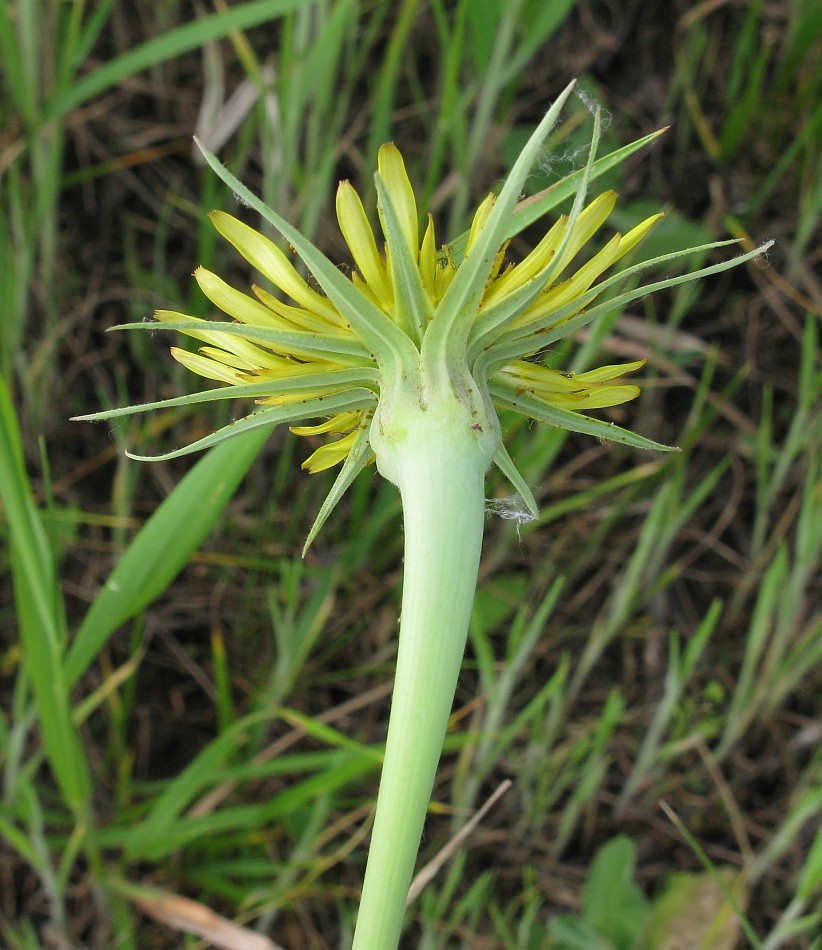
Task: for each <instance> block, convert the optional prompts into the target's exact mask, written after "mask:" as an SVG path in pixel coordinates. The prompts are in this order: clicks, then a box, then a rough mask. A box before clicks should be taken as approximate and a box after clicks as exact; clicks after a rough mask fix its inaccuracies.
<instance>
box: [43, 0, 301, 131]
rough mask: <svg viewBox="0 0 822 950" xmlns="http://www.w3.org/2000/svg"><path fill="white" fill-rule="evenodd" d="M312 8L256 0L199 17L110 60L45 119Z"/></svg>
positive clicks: (284, 0)
mask: <svg viewBox="0 0 822 950" xmlns="http://www.w3.org/2000/svg"><path fill="white" fill-rule="evenodd" d="M307 4H312V5H313V2H312V0H255V2H253V3H240V4H238V5H236V6H234V7H232V8H230V9H227V10H224V11H222V12H220V13H212V14H211V15H208V16H203V17H199V18H198V19H196V20H194V22H192V23H186V24H185V25H184V26H180V27H177V28H176V29H174V30H169V31H168V32H167V33H163V34H161V35H160V36H158V37H156V38H155V39H153V40H149V41H148V42H146V43H142V44H141V45H140V46H137V47H135V48H134V49H132V50H129V51H128V52H127V53H123V54H122V55H120V56H117V57H116V58H115V59H111V60H108V61H107V62H105V63H104V64H103V65H102V66H100V67H99V68H98V69H95V70H94V71H93V72H91V73H89V74H88V75H87V76H83V78H82V79H79V80H78V81H77V82H75V83H74V84H73V85H71V86H69V88H68V89H66V90H65V92H63V93H62V94H61V95H59V96H57V97H56V98H55V99H54V100H53V101H52V103H51V105H50V106H49V108H48V109H47V110H46V113H45V118H46V119H47V120H48V119H59V118H60V117H61V116H64V115H66V114H67V113H68V112H71V111H72V110H73V109H76V108H77V107H78V106H80V105H82V104H83V103H84V102H87V101H88V100H89V99H91V98H92V97H94V96H96V95H99V94H100V93H101V92H105V91H106V89H110V88H111V87H112V86H116V85H117V83H119V82H122V80H124V79H128V78H129V77H130V76H135V75H136V74H137V73H140V72H142V71H143V70H144V69H148V68H150V67H151V66H156V65H157V64H158V63H164V62H166V61H167V60H170V59H174V57H175V56H180V55H182V54H183V53H187V52H188V51H189V50H193V49H200V48H201V47H202V46H203V45H204V44H206V43H208V42H211V41H212V40H218V39H221V38H222V37H224V36H228V34H229V33H232V32H233V31H235V30H247V29H250V28H251V27H253V26H258V25H259V24H261V23H266V22H272V21H273V20H276V19H277V18H278V17H281V16H283V14H285V13H290V12H291V11H292V10H296V9H298V8H299V7H305V6H306V5H307Z"/></svg>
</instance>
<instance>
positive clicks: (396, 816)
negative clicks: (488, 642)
mask: <svg viewBox="0 0 822 950" xmlns="http://www.w3.org/2000/svg"><path fill="white" fill-rule="evenodd" d="M438 408H439V409H442V411H438ZM402 416H403V420H402V423H401V425H399V426H397V427H395V428H394V430H393V431H392V432H391V433H390V434H388V435H387V436H386V437H385V438H386V444H385V445H382V442H383V439H382V438H379V437H378V438H377V439H376V444H377V461H378V465H379V466H380V470H381V471H382V472H383V474H384V475H386V477H388V478H390V479H391V481H393V482H395V484H397V486H398V487H399V489H400V494H401V496H402V504H403V520H404V525H405V565H404V578H403V595H402V614H401V619H400V640H399V654H398V657H397V670H396V676H395V681H394V694H393V699H392V706H391V717H390V720H389V725H388V739H387V743H386V750H385V760H384V763H383V770H382V777H381V779H380V790H379V796H378V798H377V812H376V816H375V819H374V829H373V832H372V836H371V849H370V852H369V856H368V866H367V869H366V873H365V881H364V884H363V893H362V900H361V903H360V912H359V917H358V919H357V927H356V932H355V935H354V950H395V948H396V947H397V945H398V943H399V939H400V932H401V929H402V923H403V917H404V913H405V904H406V899H407V896H408V888H409V885H410V883H411V878H412V875H413V872H414V864H415V861H416V857H417V851H418V848H419V843H420V837H421V835H422V829H423V824H424V822H425V815H426V811H427V808H428V802H429V799H430V797H431V790H432V787H433V784H434V777H435V775H436V770H437V764H438V762H439V757H440V752H441V751H442V743H443V739H444V737H445V730H446V727H447V724H448V717H449V715H450V712H451V705H452V703H453V699H454V692H455V690H456V684H457V677H458V675H459V671H460V665H461V663H462V656H463V651H464V649H465V640H466V636H467V632H468V622H469V619H470V616H471V607H472V604H473V600H474V590H475V587H476V581H477V570H478V567H479V559H480V550H481V547H482V534H483V519H484V507H485V502H484V480H485V472H486V469H487V468H488V464H489V461H490V457H489V455H488V451H487V447H483V446H481V445H480V438H481V437H478V433H477V431H476V430H472V428H471V424H470V416H468V414H467V413H465V411H464V409H463V407H461V406H457V404H456V403H452V404H451V405H450V406H446V407H429V408H428V410H427V411H420V410H419V409H416V410H411V411H410V412H407V413H406V412H403V413H402Z"/></svg>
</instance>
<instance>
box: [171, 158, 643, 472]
mask: <svg viewBox="0 0 822 950" xmlns="http://www.w3.org/2000/svg"><path fill="white" fill-rule="evenodd" d="M378 169H379V175H380V176H381V178H382V180H383V182H384V185H385V189H386V192H387V193H388V195H389V196H390V201H391V204H392V205H393V208H394V210H395V211H396V214H397V217H398V219H399V226H400V230H399V236H400V239H401V240H402V241H403V242H404V243H405V245H406V247H405V248H394V247H392V244H393V243H394V241H393V240H392V234H391V231H390V228H389V227H388V225H387V223H386V218H385V212H384V210H383V209H380V220H381V224H382V229H383V234H384V237H385V238H386V241H385V243H384V245H383V247H382V248H380V247H379V246H378V243H377V240H376V239H375V237H374V232H373V230H372V228H371V226H370V224H369V223H368V218H367V215H366V213H365V209H364V208H363V204H362V201H361V200H360V197H359V195H358V194H357V192H356V191H355V189H354V188H353V187H352V186H351V184H350V183H349V182H347V181H343V182H341V183H340V185H339V188H338V190H337V202H336V208H337V220H338V222H339V226H340V230H341V232H342V235H343V237H344V239H345V241H346V244H347V245H348V247H349V249H350V251H351V255H352V258H353V261H354V265H355V270H353V271H352V273H351V276H350V279H351V282H352V284H353V286H354V287H355V288H356V289H357V290H358V291H359V292H360V293H361V294H362V295H363V296H364V297H365V298H367V299H368V300H369V301H370V302H371V303H372V304H373V305H374V306H375V307H376V308H379V310H380V311H382V313H384V314H385V315H386V316H387V317H388V318H389V319H390V320H391V321H392V323H394V324H395V325H396V326H397V327H399V328H400V329H401V330H402V331H403V332H404V333H405V334H406V335H407V336H408V337H409V339H410V340H411V341H412V342H413V343H414V345H415V346H416V347H417V348H419V347H420V346H421V344H422V339H423V337H424V335H425V332H426V329H427V327H428V325H429V324H430V323H431V321H435V320H436V319H437V308H438V306H439V304H440V303H441V301H442V299H443V297H444V296H445V293H446V291H447V290H448V288H449V286H450V285H451V283H452V280H453V278H454V276H455V274H456V272H457V269H458V266H457V264H455V263H454V258H453V255H452V253H451V251H450V249H449V248H448V247H447V246H443V247H442V248H439V247H438V245H437V240H436V237H435V232H434V221H433V218H432V217H431V216H430V215H429V216H428V221H427V226H426V228H425V231H424V233H423V235H422V238H421V239H420V234H419V229H418V212H417V203H416V199H415V197H414V191H413V188H412V187H411V183H410V181H409V179H408V175H407V173H406V169H405V164H404V162H403V159H402V156H401V154H400V152H399V150H398V149H397V148H396V147H395V146H394V145H393V144H388V145H384V146H383V147H382V148H381V149H380V153H379V165H378ZM616 197H617V196H616V194H615V193H614V192H612V191H607V192H605V193H603V194H601V195H599V197H597V198H595V199H594V200H593V201H591V202H590V203H589V204H588V205H587V207H585V208H584V209H583V210H582V211H581V213H579V214H578V215H577V216H576V220H575V221H574V222H573V223H572V225H571V226H570V227H569V220H568V217H567V216H563V217H561V218H559V219H558V220H557V221H556V223H555V224H554V225H553V227H551V229H550V230H549V231H548V233H547V234H546V235H545V237H544V238H543V240H542V241H541V242H540V243H539V244H538V245H537V247H535V248H534V250H533V251H532V252H531V253H530V254H529V255H528V256H527V257H526V258H525V259H524V260H522V261H521V262H520V263H518V264H514V263H506V262H505V254H506V251H507V241H506V242H504V243H503V245H502V246H501V247H500V248H498V249H497V251H496V255H495V263H494V267H493V269H492V271H491V274H490V276H489V277H488V279H487V280H486V283H485V286H484V291H483V293H482V296H481V298H480V300H479V304H478V306H477V307H476V313H475V316H474V319H473V321H471V324H470V328H469V341H470V342H469V346H470V347H471V348H472V349H473V350H475V351H476V355H479V354H480V352H482V350H483V348H487V346H488V345H489V344H490V342H492V341H493V342H494V343H498V342H499V337H500V336H501V335H502V336H507V337H509V338H510V339H512V340H517V341H519V340H522V339H526V340H527V341H528V343H527V345H526V347H525V350H524V352H522V353H521V355H520V356H519V357H518V358H516V359H512V360H511V361H510V362H509V363H506V364H505V365H503V366H501V367H499V368H498V369H496V370H494V372H492V373H491V374H489V378H488V383H489V385H490V386H491V388H492V393H493V395H492V398H493V400H494V403H495V404H496V405H497V407H498V408H514V409H516V408H517V403H518V400H519V397H522V396H523V395H527V396H529V397H531V398H532V399H534V400H536V401H538V402H539V403H541V404H543V405H544V406H545V407H546V408H547V409H564V410H572V411H574V412H578V411H580V410H584V409H600V408H604V407H607V406H616V405H619V404H620V403H623V402H626V401H627V400H629V399H633V398H634V397H635V396H636V395H637V394H638V393H639V389H638V387H637V386H634V385H628V384H626V383H625V382H623V381H622V377H623V376H624V375H625V374H626V373H630V372H633V371H634V370H636V369H638V368H639V367H640V366H642V361H638V362H633V363H627V364H623V365H619V366H608V367H604V368H603V369H600V370H593V371H591V372H587V373H580V374H577V375H574V374H573V373H562V372H558V371H557V370H554V369H549V368H548V367H545V366H543V365H541V363H540V362H538V361H537V359H536V358H537V356H538V354H539V352H540V350H541V349H542V348H543V346H544V343H543V341H544V339H545V336H546V333H548V332H549V331H551V330H555V329H556V328H557V327H558V326H560V325H562V324H564V323H566V322H567V321H569V320H570V319H571V318H572V317H573V316H575V315H576V314H577V313H578V312H579V311H580V310H582V308H583V307H584V306H586V305H587V304H589V303H590V302H591V300H593V299H594V297H595V296H596V295H595V294H594V295H591V294H590V293H588V291H590V288H591V287H592V286H593V285H594V284H595V282H596V281H597V279H598V278H599V277H601V275H602V274H603V273H604V272H605V271H606V270H607V269H608V268H609V267H611V266H612V265H613V264H614V263H616V262H617V261H618V260H619V259H620V258H621V257H623V256H624V255H625V254H626V253H627V252H628V251H630V250H632V249H633V248H634V247H635V246H636V245H637V244H638V243H639V241H641V240H642V238H644V237H645V235H646V234H647V233H648V232H649V231H650V229H651V228H652V227H653V225H654V224H655V223H656V221H657V220H658V219H659V218H660V217H661V216H660V215H654V216H652V217H650V218H647V219H646V220H645V221H643V222H642V223H641V224H639V225H638V226H637V227H635V228H633V229H632V230H631V231H629V232H628V233H627V234H625V235H619V234H616V235H614V236H613V237H612V238H611V239H610V240H609V241H608V242H607V244H606V245H605V247H604V248H602V250H601V251H599V252H598V253H596V254H594V255H593V256H591V257H590V258H589V259H588V260H587V261H584V262H582V263H580V264H578V265H576V266H574V265H575V262H576V260H577V258H578V257H579V256H580V255H581V252H582V251H583V249H584V248H585V246H586V244H587V243H588V242H589V241H590V240H591V239H592V238H593V237H594V236H595V235H596V234H597V233H598V232H599V230H600V229H601V228H602V226H603V225H604V224H605V222H606V220H607V218H608V216H609V215H610V213H611V211H612V210H613V208H614V205H615V203H616ZM494 203H495V198H494V196H493V195H490V196H489V197H488V198H487V199H486V200H485V201H484V202H483V203H482V204H481V205H480V207H479V209H478V210H477V212H476V214H475V215H474V220H473V223H472V226H471V230H470V232H469V236H468V241H467V245H466V250H465V253H466V256H468V255H470V254H471V251H472V249H473V247H474V245H475V243H476V241H477V238H478V236H479V235H480V234H481V232H482V229H483V226H484V224H485V221H486V220H487V218H488V216H489V214H490V212H491V210H492V209H493V206H494ZM211 221H212V223H213V225H214V227H215V228H216V229H217V230H218V231H219V233H220V234H221V235H222V236H223V237H224V238H226V239H227V240H228V241H230V242H231V244H233V245H234V247H235V248H236V249H237V250H238V251H239V252H240V254H241V255H242V256H243V257H244V258H245V259H246V261H248V262H249V263H250V264H251V265H252V267H253V268H254V269H255V270H256V271H257V272H258V273H259V274H260V275H262V277H264V278H265V279H266V280H267V281H268V282H269V283H270V285H271V286H272V287H274V288H276V289H277V290H278V291H279V292H280V294H281V295H282V296H284V297H285V298H286V299H287V301H288V302H285V301H283V300H282V299H280V298H278V297H276V296H274V295H273V294H272V293H270V292H269V291H268V290H265V289H263V288H262V287H259V286H257V285H253V286H252V288H251V289H252V293H253V296H250V295H247V294H244V293H241V292H240V291H238V290H235V289H234V288H232V287H230V286H229V285H228V284H226V283H225V282H224V281H223V280H221V279H220V278H219V277H218V276H217V275H216V274H213V273H211V272H210V271H207V270H205V269H204V268H198V269H197V271H196V272H195V278H196V280H197V282H198V284H199V285H200V288H201V289H202V291H203V293H204V294H205V295H206V296H207V297H208V299H209V300H210V301H211V302H212V303H213V304H214V305H215V306H216V307H218V308H219V309H220V310H222V311H223V313H225V314H227V315H228V316H229V317H231V318H232V319H233V320H234V321H236V322H237V323H238V324H241V325H244V326H246V327H249V328H252V327H253V328H261V329H270V330H277V331H281V332H282V333H284V334H288V333H289V332H291V333H293V332H294V331H298V332H300V333H307V334H315V335H320V334H321V335H322V336H323V337H326V338H327V337H331V338H335V337H336V338H337V339H338V340H340V341H346V342H348V343H349V344H351V345H352V348H349V350H348V351H347V352H344V353H336V354H335V353H333V352H322V351H320V352H318V351H316V350H313V351H310V350H307V349H306V348H305V347H304V346H301V345H300V342H301V340H300V339H299V338H297V339H294V341H293V342H292V341H291V340H290V339H288V338H287V337H284V338H280V339H278V341H277V342H276V343H262V342H255V341H254V340H253V339H248V338H243V333H242V330H241V329H240V328H238V332H236V333H230V334H229V333H226V332H224V331H222V330H217V329H210V328H209V323H208V321H202V328H200V326H199V325H198V326H197V328H196V329H186V330H184V331H183V332H185V333H187V334H188V335H190V336H193V337H195V338H197V339H199V340H202V341H204V342H205V343H207V344H208V345H206V346H204V347H202V348H201V349H200V351H199V352H198V353H196V354H194V353H190V352H188V351H187V350H183V349H179V348H176V347H175V348H173V349H172V351H171V352H172V355H173V356H174V358H175V359H177V360H179V362H181V363H182V364H183V365H184V366H186V367H187V368H188V369H190V370H192V371H193V372H195V373H198V374H199V375H201V376H204V377H206V378H208V379H213V380H217V381H219V382H223V383H228V384H234V385H236V384H244V383H260V384H263V383H266V382H269V383H271V390H272V391H271V394H270V395H266V394H261V395H260V396H258V398H257V400H256V401H257V403H259V404H261V405H283V404H285V403H288V402H299V401H301V400H308V399H315V398H317V397H319V396H322V395H324V394H327V395H330V394H339V393H344V392H347V391H349V390H350V389H351V388H352V385H353V383H356V385H357V386H358V387H359V386H362V385H363V382H364V380H363V379H357V378H356V376H349V377H344V376H341V374H342V373H343V372H344V371H345V370H351V369H357V368H360V369H364V368H366V367H371V368H372V369H373V370H374V371H375V376H374V377H373V378H372V379H371V381H370V382H369V383H368V385H369V388H370V390H371V391H372V392H373V397H374V398H373V402H374V407H376V403H377V400H378V398H379V395H380V392H379V372H380V369H381V367H380V365H379V361H378V360H377V358H376V357H374V356H373V355H372V354H370V353H369V352H368V343H367V341H365V340H362V339H361V338H360V337H359V335H358V333H357V330H356V329H355V328H354V327H353V326H352V325H351V323H350V322H349V321H348V320H347V319H346V317H345V316H344V315H343V314H342V313H340V311H339V309H338V308H337V307H336V306H335V305H334V303H332V302H331V300H330V299H329V298H328V297H327V296H325V295H324V294H321V293H319V292H317V291H316V290H315V289H313V288H312V287H311V286H310V285H309V283H308V282H307V281H306V280H304V279H303V278H302V277H301V276H300V274H299V273H298V271H297V270H296V268H295V267H294V266H293V265H292V263H291V262H290V261H289V259H288V257H287V256H286V255H285V254H284V253H283V252H282V251H281V250H280V249H279V248H278V247H277V246H276V245H275V244H274V243H273V242H272V241H270V240H269V239H268V238H266V237H264V236H263V235H262V234H260V233H259V232H258V231H256V230H254V229H253V228H250V227H249V226H248V225H246V224H243V223H242V222H241V221H239V220H238V219H237V218H235V217H232V216H231V215H229V214H226V213H225V212H221V211H215V212H212V214H211ZM405 252H407V253H409V254H410V256H411V258H412V259H413V261H414V262H415V266H416V268H417V271H418V277H419V282H420V284H421V287H422V289H423V294H422V295H420V296H419V301H418V305H417V306H416V308H414V307H411V306H409V302H410V301H411V300H412V299H413V295H410V294H407V293H404V290H405V289H404V287H403V286H402V284H401V281H402V279H403V278H404V276H405V275H404V274H403V273H402V271H401V270H400V268H399V267H398V266H397V264H396V261H395V260H394V258H396V257H397V256H399V255H400V254H401V253H405ZM548 272H550V274H548ZM546 275H548V278H549V279H547V280H544V278H545V277H546ZM540 277H542V278H543V280H544V286H543V287H542V288H541V289H540V291H539V293H538V294H537V295H536V296H535V297H534V299H533V300H530V301H529V302H528V303H527V304H525V305H523V306H517V294H518V292H519V293H520V294H521V292H522V291H523V289H527V288H528V287H529V285H530V284H531V283H532V282H533V281H534V280H536V279H539V278H540ZM157 319H158V320H161V321H164V322H172V323H175V322H179V321H184V320H189V321H191V320H192V318H190V317H186V316H185V315H183V314H179V313H175V312H172V311H166V310H162V311H159V312H158V313H157ZM357 344H362V346H361V348H360V349H358V347H357ZM300 379H304V380H305V381H306V383H305V385H303V386H299V385H297V386H296V388H293V387H292V388H290V389H288V390H287V391H284V390H283V388H282V383H283V382H284V381H289V382H290V383H292V384H299V381H300ZM352 381H353V383H352ZM519 401H521V400H519ZM374 407H370V406H369V407H366V408H362V409H357V410H351V409H344V410H343V411H340V412H336V413H332V414H330V415H329V417H328V419H327V420H326V421H324V422H322V423H321V424H318V425H310V426H294V427H292V429H291V431H292V432H295V433H297V434H298V435H304V436H316V435H320V434H330V435H333V436H335V437H336V438H335V439H334V440H333V441H330V442H328V443H327V444H326V445H324V446H322V447H321V448H319V449H318V450H317V451H315V452H314V453H313V454H312V455H311V456H310V457H309V458H308V459H307V460H306V461H305V462H304V463H303V467H304V468H307V469H308V470H309V471H311V472H319V471H322V470H323V469H326V468H330V467H332V466H334V465H337V464H340V463H342V462H343V461H344V460H345V459H346V458H347V457H348V455H349V453H350V452H351V450H352V448H353V447H354V445H355V443H356V441H357V435H358V434H359V433H361V432H364V431H367V429H368V427H369V425H370V422H371V418H372V416H373V412H374ZM524 411H525V413H526V414H527V415H532V413H531V412H529V411H527V410H524Z"/></svg>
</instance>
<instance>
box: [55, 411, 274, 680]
mask: <svg viewBox="0 0 822 950" xmlns="http://www.w3.org/2000/svg"><path fill="white" fill-rule="evenodd" d="M272 428H273V425H268V426H264V427H262V428H260V429H256V430H254V431H251V432H246V433H244V434H242V435H239V436H238V437H237V438H236V439H234V440H233V441H232V442H231V443H230V444H223V445H220V446H218V447H217V448H215V449H214V450H213V451H211V452H209V453H208V455H206V456H205V457H204V458H202V459H200V461H199V462H198V463H197V464H196V465H195V466H194V467H193V468H192V469H191V471H190V472H189V473H188V474H187V475H186V476H185V477H184V478H183V479H182V481H181V482H180V484H179V485H177V487H176V488H175V489H174V491H173V492H172V493H171V494H170V495H169V496H168V498H167V499H166V500H165V501H164V502H163V503H162V504H161V505H160V507H159V508H158V509H157V511H155V513H154V514H153V515H152V516H151V518H149V520H148V521H147V522H146V523H145V525H144V526H143V527H142V529H141V530H140V532H139V534H138V535H137V537H136V538H135V539H134V540H133V541H132V542H131V544H130V545H129V546H128V548H127V549H126V551H125V553H124V554H123V556H122V558H121V559H120V561H119V562H118V564H117V566H116V567H115V568H114V570H113V571H112V573H111V576H110V577H109V579H108V580H107V581H106V584H105V586H104V587H103V589H102V590H101V591H100V593H99V594H98V595H97V597H96V598H95V600H94V603H93V604H92V605H91V608H90V609H89V611H88V613H87V614H86V616H85V618H84V620H83V622H82V624H81V626H80V629H79V630H78V632H77V636H76V637H75V638H74V642H73V644H72V645H71V648H70V650H69V652H68V657H67V662H66V679H67V682H68V684H69V685H71V684H73V683H75V682H76V681H77V680H78V679H79V678H80V676H82V674H83V673H84V672H85V670H86V669H87V668H88V666H89V664H91V663H92V662H93V661H94V658H95V657H96V656H97V654H98V653H99V651H100V649H101V648H102V646H103V644H104V643H105V642H106V640H107V639H108V638H109V637H110V636H111V634H112V633H114V631H115V630H117V628H118V627H119V626H120V625H121V624H123V623H125V622H126V621H127V620H129V619H130V618H132V617H134V616H136V615H137V614H138V613H139V612H140V611H141V610H143V609H144V608H145V607H146V606H147V605H148V604H150V603H151V601H152V600H154V599H155V598H156V597H158V596H159V595H160V594H161V593H162V592H163V591H164V590H165V589H166V588H167V587H168V586H169V584H171V582H172V581H173V580H174V578H175V577H176V576H177V574H178V573H179V572H180V571H181V570H182V569H183V567H184V566H185V564H186V562H187V561H188V559H189V557H190V556H191V554H192V553H193V552H194V551H195V550H196V549H197V548H198V547H199V546H200V544H201V543H202V541H203V539H204V538H205V537H206V535H207V534H208V533H209V531H210V530H211V529H212V528H213V527H214V525H215V523H216V522H217V519H218V518H219V517H220V515H221V514H222V511H223V509H224V508H225V506H226V505H227V504H228V502H229V501H230V499H231V497H232V496H233V495H234V492H235V491H236V490H237V486H238V485H239V484H240V482H241V481H242V479H243V477H244V476H245V474H246V472H247V471H248V469H249V468H250V466H251V463H252V462H253V461H254V459H255V458H256V456H257V453H258V452H259V451H260V449H261V447H262V446H263V443H264V442H265V440H266V439H267V438H268V436H269V435H270V433H271V430H272Z"/></svg>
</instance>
